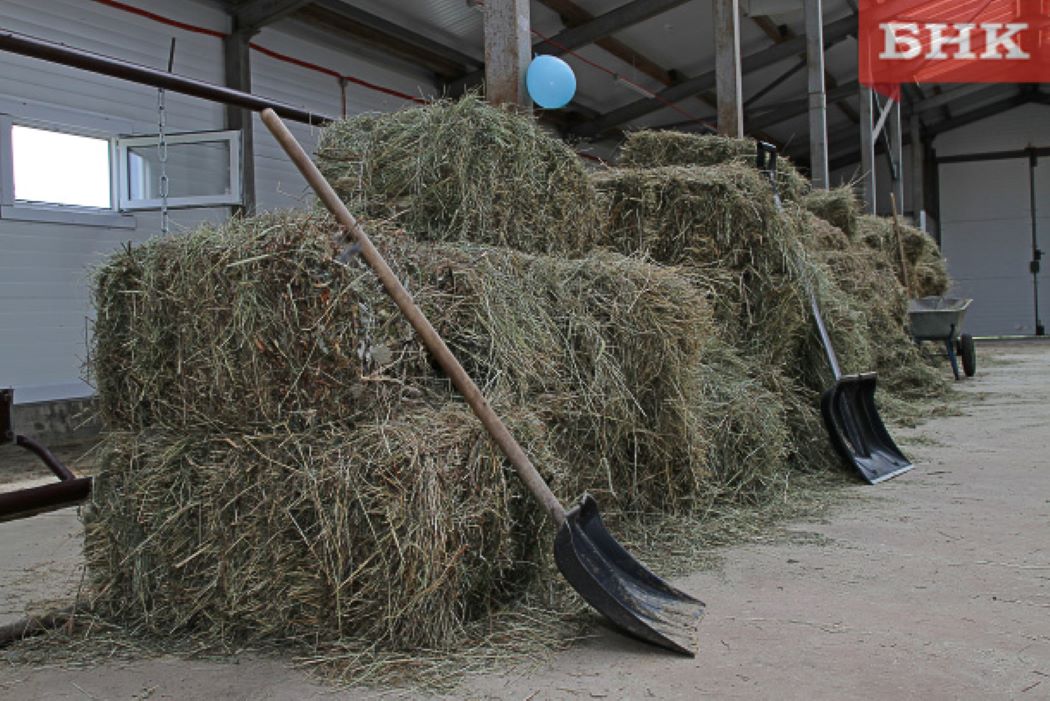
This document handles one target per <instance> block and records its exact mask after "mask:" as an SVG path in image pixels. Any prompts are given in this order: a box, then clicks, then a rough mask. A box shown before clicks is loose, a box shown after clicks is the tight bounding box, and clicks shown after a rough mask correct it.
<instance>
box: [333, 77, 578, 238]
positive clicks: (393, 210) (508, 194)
mask: <svg viewBox="0 0 1050 701" xmlns="http://www.w3.org/2000/svg"><path fill="white" fill-rule="evenodd" d="M317 164H318V167H320V169H321V171H322V172H323V173H324V174H325V176H326V177H327V178H328V179H329V181H331V183H332V184H333V186H334V187H335V189H336V190H337V191H338V192H339V195H340V196H341V197H342V198H343V200H344V201H345V202H346V203H347V205H348V206H349V207H350V208H351V210H353V211H360V212H364V213H367V214H369V215H372V216H375V217H381V218H386V219H393V220H396V221H397V223H398V224H399V225H400V226H403V227H405V228H406V229H408V230H409V231H411V232H412V234H413V235H414V236H417V237H419V238H421V239H425V240H431V241H474V242H478V243H488V244H494V245H499V246H508V247H510V248H515V249H518V250H522V251H528V252H533V253H555V252H556V253H568V254H577V253H582V252H584V251H586V250H588V249H589V248H590V247H591V244H592V241H593V237H594V234H595V230H596V227H597V225H598V218H597V217H598V210H597V205H596V202H595V199H594V190H593V188H591V186H590V183H589V181H588V179H587V171H586V168H585V166H584V165H583V164H582V163H581V162H580V159H579V157H578V156H577V155H576V154H575V153H574V152H573V151H572V149H570V148H569V147H568V146H567V145H566V144H565V143H564V142H562V141H560V140H559V139H556V138H554V137H552V136H550V135H548V134H546V133H545V132H544V131H543V130H542V129H541V128H540V127H539V126H538V125H537V123H536V122H535V120H533V119H530V118H526V117H524V116H522V115H520V114H516V113H514V112H512V111H510V110H509V109H502V108H496V107H491V106H489V105H486V104H485V103H484V102H482V101H481V100H480V99H478V97H477V96H474V95H468V96H467V97H464V98H463V99H461V100H459V101H457V102H450V101H439V102H433V103H430V104H428V105H425V106H422V107H413V108H411V109H406V110H403V111H400V112H392V113H387V114H365V115H359V116H355V117H351V118H350V119H345V120H342V121H339V122H336V123H334V124H332V125H330V126H329V127H327V128H326V129H325V130H324V132H323V133H322V134H321V139H320V143H319V146H318V148H317Z"/></svg>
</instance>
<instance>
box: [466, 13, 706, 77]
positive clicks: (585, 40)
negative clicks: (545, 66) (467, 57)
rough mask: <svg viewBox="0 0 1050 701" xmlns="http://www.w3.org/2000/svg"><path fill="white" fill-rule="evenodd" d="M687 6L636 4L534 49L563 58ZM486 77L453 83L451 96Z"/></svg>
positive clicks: (475, 73) (473, 74) (596, 18)
mask: <svg viewBox="0 0 1050 701" xmlns="http://www.w3.org/2000/svg"><path fill="white" fill-rule="evenodd" d="M686 2H688V0H632V1H631V2H629V3H627V4H626V5H621V6H620V7H617V8H616V9H614V10H610V11H609V12H606V13H604V14H601V15H598V16H594V17H592V18H591V19H590V20H588V21H586V22H583V23H580V24H578V25H576V26H573V27H566V28H565V29H564V30H562V31H560V32H558V33H557V34H555V35H554V36H553V37H549V39H546V40H540V41H537V42H536V43H534V44H533V45H532V50H533V51H535V52H536V53H542V54H551V55H553V56H560V55H562V54H564V53H565V52H566V50H571V49H578V48H580V47H581V46H587V45H588V44H593V43H595V42H596V41H597V40H599V39H603V38H605V37H608V36H610V35H611V34H614V33H616V32H618V31H620V30H621V29H626V28H627V27H631V26H633V25H635V24H638V23H639V22H644V21H645V20H647V19H650V18H652V17H656V16H657V15H659V14H662V13H664V12H667V11H668V10H670V9H672V8H674V7H678V6H679V5H683V4H685V3H686ZM484 77H485V71H484V70H476V71H472V72H470V73H468V74H466V75H464V76H462V77H461V78H459V79H458V80H456V81H454V82H452V83H450V84H449V87H448V89H449V92H450V93H451V94H453V95H456V94H459V93H461V92H463V91H464V90H467V89H469V88H471V87H474V86H476V85H478V84H480V83H481V81H482V79H483V78H484Z"/></svg>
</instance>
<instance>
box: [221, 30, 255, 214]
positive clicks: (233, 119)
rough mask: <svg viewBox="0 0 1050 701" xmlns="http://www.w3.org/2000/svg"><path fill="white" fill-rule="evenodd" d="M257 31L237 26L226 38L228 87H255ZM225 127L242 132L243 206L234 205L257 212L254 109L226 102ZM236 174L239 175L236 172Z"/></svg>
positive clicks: (241, 211) (245, 89) (242, 210)
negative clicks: (253, 60)
mask: <svg viewBox="0 0 1050 701" xmlns="http://www.w3.org/2000/svg"><path fill="white" fill-rule="evenodd" d="M253 34H255V32H254V31H251V32H249V31H244V30H238V29H236V28H235V29H234V31H233V32H231V33H230V34H229V36H227V37H226V38H225V39H224V40H223V50H224V53H225V68H226V87H229V88H234V89H235V90H241V91H243V92H251V91H252V70H251V56H250V52H251V49H249V47H248V42H249V41H250V40H251V37H252V35H253ZM226 128H227V129H238V130H240V132H241V172H240V178H241V196H242V198H243V199H242V202H243V204H242V206H241V207H235V208H234V210H235V213H237V214H254V213H255V140H254V138H253V125H252V111H251V110H247V109H243V108H241V107H234V106H232V105H227V106H226ZM234 177H236V176H234Z"/></svg>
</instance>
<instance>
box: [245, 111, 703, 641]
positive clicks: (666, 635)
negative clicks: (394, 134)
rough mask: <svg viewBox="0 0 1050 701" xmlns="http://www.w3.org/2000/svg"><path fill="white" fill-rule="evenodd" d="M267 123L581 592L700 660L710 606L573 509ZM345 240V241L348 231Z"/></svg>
mask: <svg viewBox="0 0 1050 701" xmlns="http://www.w3.org/2000/svg"><path fill="white" fill-rule="evenodd" d="M262 121H263V123H264V124H266V127H267V128H268V129H269V130H270V133H272V134H273V136H274V138H276V139H277V142H278V143H279V144H280V145H281V147H282V148H283V149H284V151H285V153H287V154H288V157H289V158H290V159H291V160H292V162H293V163H294V164H295V166H296V167H297V168H298V169H299V172H300V173H302V174H303V177H304V178H306V182H308V183H309V184H310V187H312V188H313V189H314V192H316V193H317V196H318V197H319V198H320V199H321V201H322V202H323V203H324V205H325V207H327V208H328V211H330V212H331V213H332V214H333V215H334V216H335V218H336V220H337V221H338V222H339V223H340V224H342V225H343V227H345V229H346V231H347V232H349V233H350V235H351V236H352V238H353V242H354V243H355V244H356V245H357V246H358V248H359V252H360V254H361V256H362V257H363V258H364V259H365V261H366V262H367V263H368V265H369V266H370V267H371V268H372V270H373V271H374V272H375V274H376V276H377V277H378V278H379V280H380V281H381V282H382V283H383V287H384V288H386V291H387V293H388V294H389V295H390V296H391V298H393V300H394V302H395V303H396V304H397V306H398V308H399V309H400V310H401V313H402V314H404V315H405V318H406V319H408V321H409V323H411V324H412V328H413V329H415V331H416V333H417V334H419V338H420V340H422V341H423V344H424V345H425V346H426V347H427V349H428V350H429V351H430V353H431V355H433V356H434V359H435V360H436V361H437V362H438V364H439V365H440V366H441V369H442V370H444V371H445V374H446V375H447V376H448V378H449V379H450V380H452V384H453V385H455V387H456V389H457V390H459V392H460V393H461V394H462V395H463V398H464V399H466V401H467V404H469V405H470V408H471V409H472V410H473V411H474V414H475V415H476V416H477V417H478V419H480V420H481V423H482V424H483V425H484V426H485V430H486V431H488V432H489V435H490V436H492V438H493V440H494V441H495V442H496V443H497V444H498V445H499V447H500V449H501V450H502V451H503V454H504V455H506V456H507V459H508V460H509V461H510V463H511V465H513V466H514V470H515V472H517V473H518V476H519V477H520V478H521V480H522V481H523V482H524V483H525V485H526V486H527V487H528V488H529V491H531V492H532V494H533V496H535V497H536V500H537V501H539V502H540V504H541V505H542V506H543V508H544V509H546V511H547V513H549V514H550V516H551V518H552V519H554V523H555V524H557V526H558V535H557V537H556V538H555V540H554V558H555V561H556V562H557V564H558V569H559V570H561V573H562V574H563V575H564V576H565V579H567V580H568V582H569V584H571V585H572V587H573V589H575V590H576V591H578V592H579V593H580V595H581V596H582V597H583V598H584V599H585V600H586V601H587V603H589V604H590V605H591V606H593V607H594V608H595V609H597V610H598V612H599V613H602V614H604V615H605V616H606V617H607V618H608V619H609V620H610V621H612V622H613V623H615V624H616V625H617V626H619V627H620V628H622V629H623V630H625V631H626V632H628V633H630V634H632V635H634V636H636V637H638V638H641V639H642V640H646V641H648V642H650V643H653V644H655V645H660V646H662V647H665V648H667V649H669V650H673V651H675V652H680V653H683V654H686V655H689V656H693V655H695V654H696V644H697V641H696V628H697V624H698V623H699V621H700V617H701V616H702V615H703V613H704V604H703V602H701V601H698V600H697V599H694V598H693V597H691V596H689V595H688V594H683V593H682V592H680V591H678V590H677V589H675V588H674V587H672V586H670V585H669V584H667V583H665V582H664V581H663V580H662V579H660V578H659V577H657V576H656V575H654V574H653V573H652V572H650V571H649V570H648V569H646V568H645V566H644V565H642V563H640V562H638V560H636V559H635V558H634V557H632V556H631V554H630V553H628V552H627V551H626V550H624V549H623V548H622V547H621V546H620V544H619V543H617V542H616V539H614V538H613V537H612V536H611V535H609V532H608V531H607V530H606V529H605V526H604V525H603V524H602V519H601V516H599V515H598V506H597V504H596V503H595V501H594V499H592V498H591V497H590V496H584V497H583V499H581V500H580V503H579V505H577V506H576V507H574V508H573V509H572V510H570V511H568V512H566V511H565V509H564V508H563V507H562V505H561V503H560V502H559V501H558V498H557V497H556V496H554V493H553V492H552V491H551V490H550V487H549V486H547V483H546V482H545V481H544V479H543V477H542V476H541V475H540V473H539V472H537V470H536V468H535V467H534V466H533V464H532V462H531V461H530V460H529V458H528V456H527V455H526V454H525V451H524V450H522V448H521V446H520V445H519V444H518V442H517V441H516V440H514V436H512V435H511V434H510V431H508V430H507V427H506V426H505V425H504V424H503V421H501V420H500V418H499V416H497V415H496V412H495V411H493V410H492V407H491V406H489V403H488V402H487V401H486V400H485V397H484V396H482V394H481V390H480V389H478V386H477V385H476V384H474V381H473V380H471V379H470V376H469V375H468V374H467V372H466V370H464V369H463V366H462V365H460V364H459V361H458V360H456V357H455V356H454V355H453V354H452V351H450V350H449V348H448V346H447V345H445V342H444V340H442V338H441V336H440V335H438V332H437V331H436V330H435V329H434V327H433V326H431V325H430V322H429V321H427V318H426V317H425V316H424V315H423V312H422V311H421V310H420V309H419V307H417V306H416V303H415V302H414V301H413V300H412V296H411V295H409V293H408V291H407V290H406V289H405V288H404V286H403V285H402V284H401V282H400V281H399V280H398V279H397V276H396V275H395V274H394V272H393V271H392V270H391V269H390V266H388V265H387V264H386V261H385V260H383V257H382V256H381V255H380V253H379V251H377V250H376V248H375V246H374V245H372V242H371V241H370V240H369V238H368V235H367V234H366V233H365V231H364V229H363V228H362V227H361V225H360V224H358V223H357V220H356V219H354V217H353V215H352V214H350V211H349V210H347V208H346V205H344V204H343V202H342V201H341V200H340V199H339V196H338V195H337V194H336V193H335V190H333V189H332V186H331V185H330V184H329V183H328V181H327V180H325V178H324V176H323V175H322V174H321V171H319V170H318V169H317V166H316V165H314V162H313V161H312V160H310V157H309V156H308V155H307V154H306V152H305V151H303V148H302V146H300V145H299V142H298V141H296V140H295V137H294V136H292V133H291V132H290V131H288V128H287V127H286V126H285V125H284V122H282V121H281V119H280V117H278V116H277V114H276V113H275V112H274V111H273V110H269V109H267V110H263V113H262ZM337 236H338V238H339V239H340V242H341V241H342V239H343V237H344V232H339V233H338V234H337Z"/></svg>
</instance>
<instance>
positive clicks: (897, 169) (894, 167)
mask: <svg viewBox="0 0 1050 701" xmlns="http://www.w3.org/2000/svg"><path fill="white" fill-rule="evenodd" d="M886 136H887V137H888V141H889V148H888V149H886V155H887V157H889V158H890V159H891V160H892V162H891V163H890V177H891V179H892V182H891V187H892V188H893V196H894V197H896V198H897V208H898V209H899V210H901V211H903V210H904V158H903V156H904V138H903V136H904V135H903V132H902V131H901V103H900V100H894V101H893V107H892V111H891V112H890V116H889V119H887V120H886Z"/></svg>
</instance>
